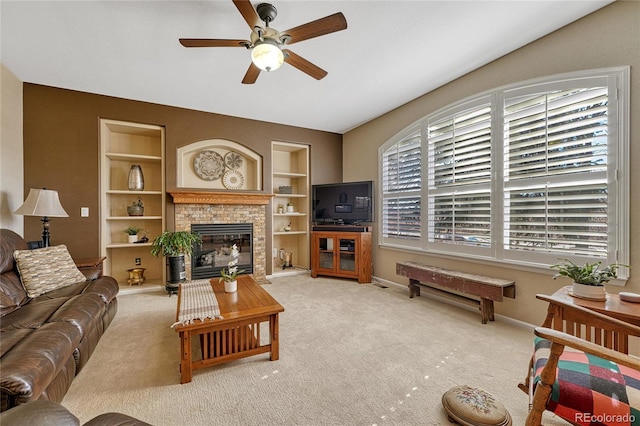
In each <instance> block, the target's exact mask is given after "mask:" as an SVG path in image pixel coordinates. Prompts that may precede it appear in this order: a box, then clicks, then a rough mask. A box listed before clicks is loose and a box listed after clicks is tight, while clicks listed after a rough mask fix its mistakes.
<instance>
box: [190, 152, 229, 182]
mask: <svg viewBox="0 0 640 426" xmlns="http://www.w3.org/2000/svg"><path fill="white" fill-rule="evenodd" d="M193 168H194V170H195V172H196V174H197V175H198V177H199V178H200V179H203V180H216V179H220V178H221V177H222V175H223V174H224V160H223V159H222V155H220V154H218V153H217V152H215V151H209V150H205V151H200V152H199V153H198V155H196V157H195V158H194V159H193Z"/></svg>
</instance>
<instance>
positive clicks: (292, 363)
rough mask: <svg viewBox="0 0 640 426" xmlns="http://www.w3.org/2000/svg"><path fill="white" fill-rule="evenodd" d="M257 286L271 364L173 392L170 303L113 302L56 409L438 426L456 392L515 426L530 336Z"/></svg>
mask: <svg viewBox="0 0 640 426" xmlns="http://www.w3.org/2000/svg"><path fill="white" fill-rule="evenodd" d="M264 288H265V289H266V290H267V291H269V292H270V293H271V294H272V295H273V296H274V297H275V298H276V299H277V300H278V301H279V302H280V303H281V304H282V305H283V306H284V307H285V312H284V313H282V314H281V315H280V360H278V361H273V362H272V361H269V356H268V354H263V355H258V356H256V357H252V358H247V359H244V360H240V361H234V362H231V363H227V364H224V365H220V366H215V367H211V368H209V369H205V370H198V371H196V372H195V373H194V377H193V381H192V382H191V383H188V384H184V385H181V384H180V375H179V370H178V367H179V341H178V334H177V333H176V332H175V331H174V330H173V329H171V328H170V325H171V324H172V323H173V322H174V320H175V310H176V302H177V298H176V297H171V298H169V297H168V296H167V295H166V293H164V292H162V291H160V290H159V291H157V292H151V293H138V294H131V295H122V296H119V309H118V313H117V315H116V317H115V319H114V321H113V323H112V324H111V326H110V327H109V329H108V330H107V332H106V333H105V335H104V336H103V338H102V340H101V341H100V343H99V345H98V347H97V349H96V351H95V352H94V354H93V356H92V357H91V359H90V360H89V363H88V364H87V365H86V367H85V368H84V369H83V371H82V372H81V373H80V375H79V376H78V377H76V379H75V380H74V382H73V384H72V386H71V389H70V390H69V392H68V393H67V395H66V397H65V398H64V400H63V402H62V404H63V405H64V406H65V407H67V408H68V409H70V410H71V411H72V412H73V413H74V414H75V415H76V416H78V417H79V418H80V420H81V421H82V422H86V421H87V420H89V419H91V418H92V417H94V416H96V415H98V414H101V413H103V412H107V411H117V412H123V413H126V414H129V415H132V416H135V417H138V418H139V419H141V420H144V421H147V422H149V423H152V424H155V425H236V424H237V425H376V424H377V425H384V424H389V425H447V424H449V422H448V421H447V417H446V414H445V413H444V411H443V409H442V405H441V397H442V394H443V393H444V392H445V391H447V390H448V389H449V388H451V387H452V386H454V385H458V384H468V385H471V386H477V387H481V388H483V389H485V390H487V391H488V392H490V393H492V394H493V395H494V396H495V397H496V398H497V399H498V400H499V401H501V402H502V403H503V404H504V405H505V406H506V407H507V409H508V410H509V411H510V413H511V415H512V417H513V420H514V423H513V424H514V425H523V424H524V419H525V417H526V415H527V404H528V397H527V395H525V394H524V393H523V392H521V391H520V390H518V389H517V384H518V382H519V381H520V380H522V378H523V377H524V374H525V372H526V367H527V363H528V360H529V356H530V354H531V339H532V333H531V331H530V330H526V329H523V328H520V327H518V326H515V325H513V324H510V323H507V322H504V321H500V320H499V319H498V320H497V321H495V322H491V323H489V324H486V325H482V324H481V322H480V314H479V313H478V312H476V311H471V310H467V309H463V308H459V307H456V306H451V305H448V304H445V303H442V302H439V301H436V300H434V299H431V298H429V297H424V296H423V297H418V298H414V299H409V297H408V294H407V291H406V290H405V289H399V288H393V287H390V288H381V287H379V286H376V285H361V284H357V283H356V282H354V281H348V280H334V279H328V278H316V279H312V278H310V277H308V276H304V275H303V276H293V277H283V278H276V279H273V280H272V284H267V285H265V286H264ZM545 424H547V425H553V424H558V425H560V424H565V423H563V422H561V421H559V420H555V419H554V418H551V416H549V417H548V418H546V419H545Z"/></svg>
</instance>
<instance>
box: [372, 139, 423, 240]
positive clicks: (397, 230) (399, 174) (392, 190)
mask: <svg viewBox="0 0 640 426" xmlns="http://www.w3.org/2000/svg"><path fill="white" fill-rule="evenodd" d="M421 177H422V151H421V138H420V132H419V130H418V129H415V130H414V131H412V132H410V134H409V135H408V136H406V137H404V138H402V139H401V140H400V141H398V142H397V143H394V144H393V145H391V146H390V147H388V148H386V149H385V150H384V151H383V152H382V173H381V180H382V236H383V238H392V239H393V238H400V239H405V240H420V237H421V223H420V214H421V200H420V190H421V188H422V183H421Z"/></svg>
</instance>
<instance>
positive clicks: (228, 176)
mask: <svg viewBox="0 0 640 426" xmlns="http://www.w3.org/2000/svg"><path fill="white" fill-rule="evenodd" d="M222 184H223V185H224V187H225V188H227V189H240V188H242V186H243V185H244V176H242V173H240V172H239V171H237V170H227V171H226V172H225V173H224V177H223V178H222Z"/></svg>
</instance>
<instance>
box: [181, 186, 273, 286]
mask: <svg viewBox="0 0 640 426" xmlns="http://www.w3.org/2000/svg"><path fill="white" fill-rule="evenodd" d="M170 194H171V196H172V197H173V203H174V205H175V229H176V231H189V230H191V227H192V226H193V225H204V224H216V225H221V224H237V223H244V224H249V225H251V226H252V228H253V240H252V241H251V248H252V258H253V265H252V271H253V279H254V280H256V281H257V282H258V283H260V284H267V283H269V280H267V278H266V266H267V248H266V242H267V241H266V221H267V212H266V206H267V205H269V203H270V201H271V197H273V194H262V193H255V192H254V193H238V192H212V191H181V190H174V191H171V192H170ZM191 265H192V262H191V260H188V261H187V262H186V265H185V267H186V268H185V269H186V273H187V279H195V278H193V277H192V275H191Z"/></svg>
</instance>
